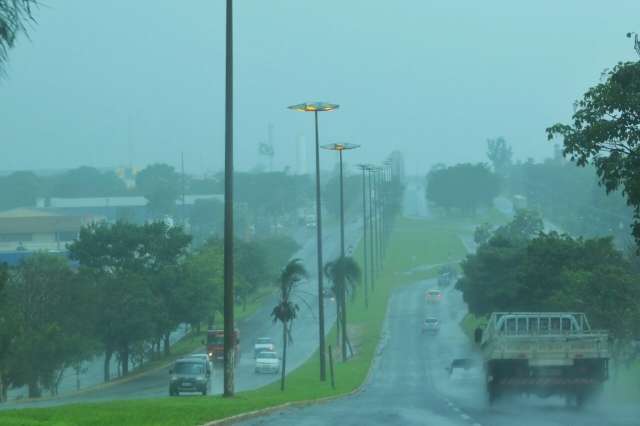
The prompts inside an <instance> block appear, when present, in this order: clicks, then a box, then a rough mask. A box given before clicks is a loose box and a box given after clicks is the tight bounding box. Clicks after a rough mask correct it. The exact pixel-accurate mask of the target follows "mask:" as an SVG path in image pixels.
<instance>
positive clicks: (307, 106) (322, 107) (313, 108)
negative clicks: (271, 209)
mask: <svg viewBox="0 0 640 426" xmlns="http://www.w3.org/2000/svg"><path fill="white" fill-rule="evenodd" d="M338 108H339V105H336V104H330V103H326V102H312V103H303V104H298V105H291V106H290V107H289V109H291V110H293V111H299V112H313V113H314V119H315V131H316V230H317V240H318V241H317V244H318V328H319V333H320V341H319V350H320V380H321V381H325V380H326V377H327V372H326V370H327V363H326V359H325V344H324V289H323V282H322V271H323V265H322V208H321V204H320V143H319V136H318V113H319V112H329V111H335V110H336V109H338Z"/></svg>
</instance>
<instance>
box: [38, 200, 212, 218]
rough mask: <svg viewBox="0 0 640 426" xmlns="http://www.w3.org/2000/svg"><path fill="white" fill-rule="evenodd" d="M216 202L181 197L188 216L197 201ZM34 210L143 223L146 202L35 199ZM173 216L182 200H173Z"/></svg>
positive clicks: (180, 207)
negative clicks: (174, 208)
mask: <svg viewBox="0 0 640 426" xmlns="http://www.w3.org/2000/svg"><path fill="white" fill-rule="evenodd" d="M209 199H216V200H218V201H220V202H224V196H223V195H221V194H206V195H185V197H184V206H185V208H184V214H185V215H186V216H187V217H188V216H189V214H190V212H191V209H192V208H193V205H194V204H195V202H196V201H198V200H209ZM36 207H37V208H38V209H42V210H45V211H51V212H57V213H61V214H66V215H71V216H101V217H104V218H106V219H107V220H108V221H110V222H115V221H116V220H120V219H126V220H129V221H132V222H135V223H143V222H145V221H146V220H147V219H149V211H148V209H147V199H146V198H144V197H142V196H125V197H92V198H39V199H38V200H37V201H36ZM176 213H177V215H178V216H181V214H182V197H179V198H178V199H177V200H176Z"/></svg>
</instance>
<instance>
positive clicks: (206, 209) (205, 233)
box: [189, 198, 224, 240]
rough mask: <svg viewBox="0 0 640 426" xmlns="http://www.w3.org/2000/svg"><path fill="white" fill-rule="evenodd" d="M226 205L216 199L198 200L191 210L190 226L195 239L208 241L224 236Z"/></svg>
mask: <svg viewBox="0 0 640 426" xmlns="http://www.w3.org/2000/svg"><path fill="white" fill-rule="evenodd" d="M223 222H224V204H223V203H222V202H221V201H219V200H216V199H214V198H211V199H204V200H196V202H195V203H194V204H193V208H192V209H191V214H190V217H189V224H190V225H191V232H192V234H193V235H194V237H197V238H199V239H203V240H206V239H208V238H211V237H212V236H213V235H216V234H219V235H221V234H222V225H223Z"/></svg>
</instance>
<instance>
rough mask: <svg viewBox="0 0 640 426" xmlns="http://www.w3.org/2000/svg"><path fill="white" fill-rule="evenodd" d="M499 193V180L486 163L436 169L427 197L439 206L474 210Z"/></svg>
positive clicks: (429, 175) (432, 172)
mask: <svg viewBox="0 0 640 426" xmlns="http://www.w3.org/2000/svg"><path fill="white" fill-rule="evenodd" d="M499 192H500V179H499V178H498V176H497V175H496V174H494V173H493V172H491V170H489V168H488V167H487V166H486V165H485V164H468V163H467V164H458V165H455V166H452V167H447V168H435V169H433V170H432V171H430V172H429V174H428V175H427V193H426V196H427V200H428V201H430V202H431V203H434V204H436V205H437V206H439V207H443V208H445V209H447V210H449V209H459V210H461V211H464V212H466V213H475V211H476V210H477V209H478V208H479V207H488V206H491V204H492V202H493V199H494V198H495V197H496V196H497V195H498V193H499Z"/></svg>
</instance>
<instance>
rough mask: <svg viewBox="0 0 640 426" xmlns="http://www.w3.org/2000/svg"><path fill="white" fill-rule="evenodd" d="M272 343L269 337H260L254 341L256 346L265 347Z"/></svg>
mask: <svg viewBox="0 0 640 426" xmlns="http://www.w3.org/2000/svg"><path fill="white" fill-rule="evenodd" d="M271 342H272V340H271V339H270V338H269V337H261V338H259V339H258V340H256V344H258V345H267V344H270V343H271Z"/></svg>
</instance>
